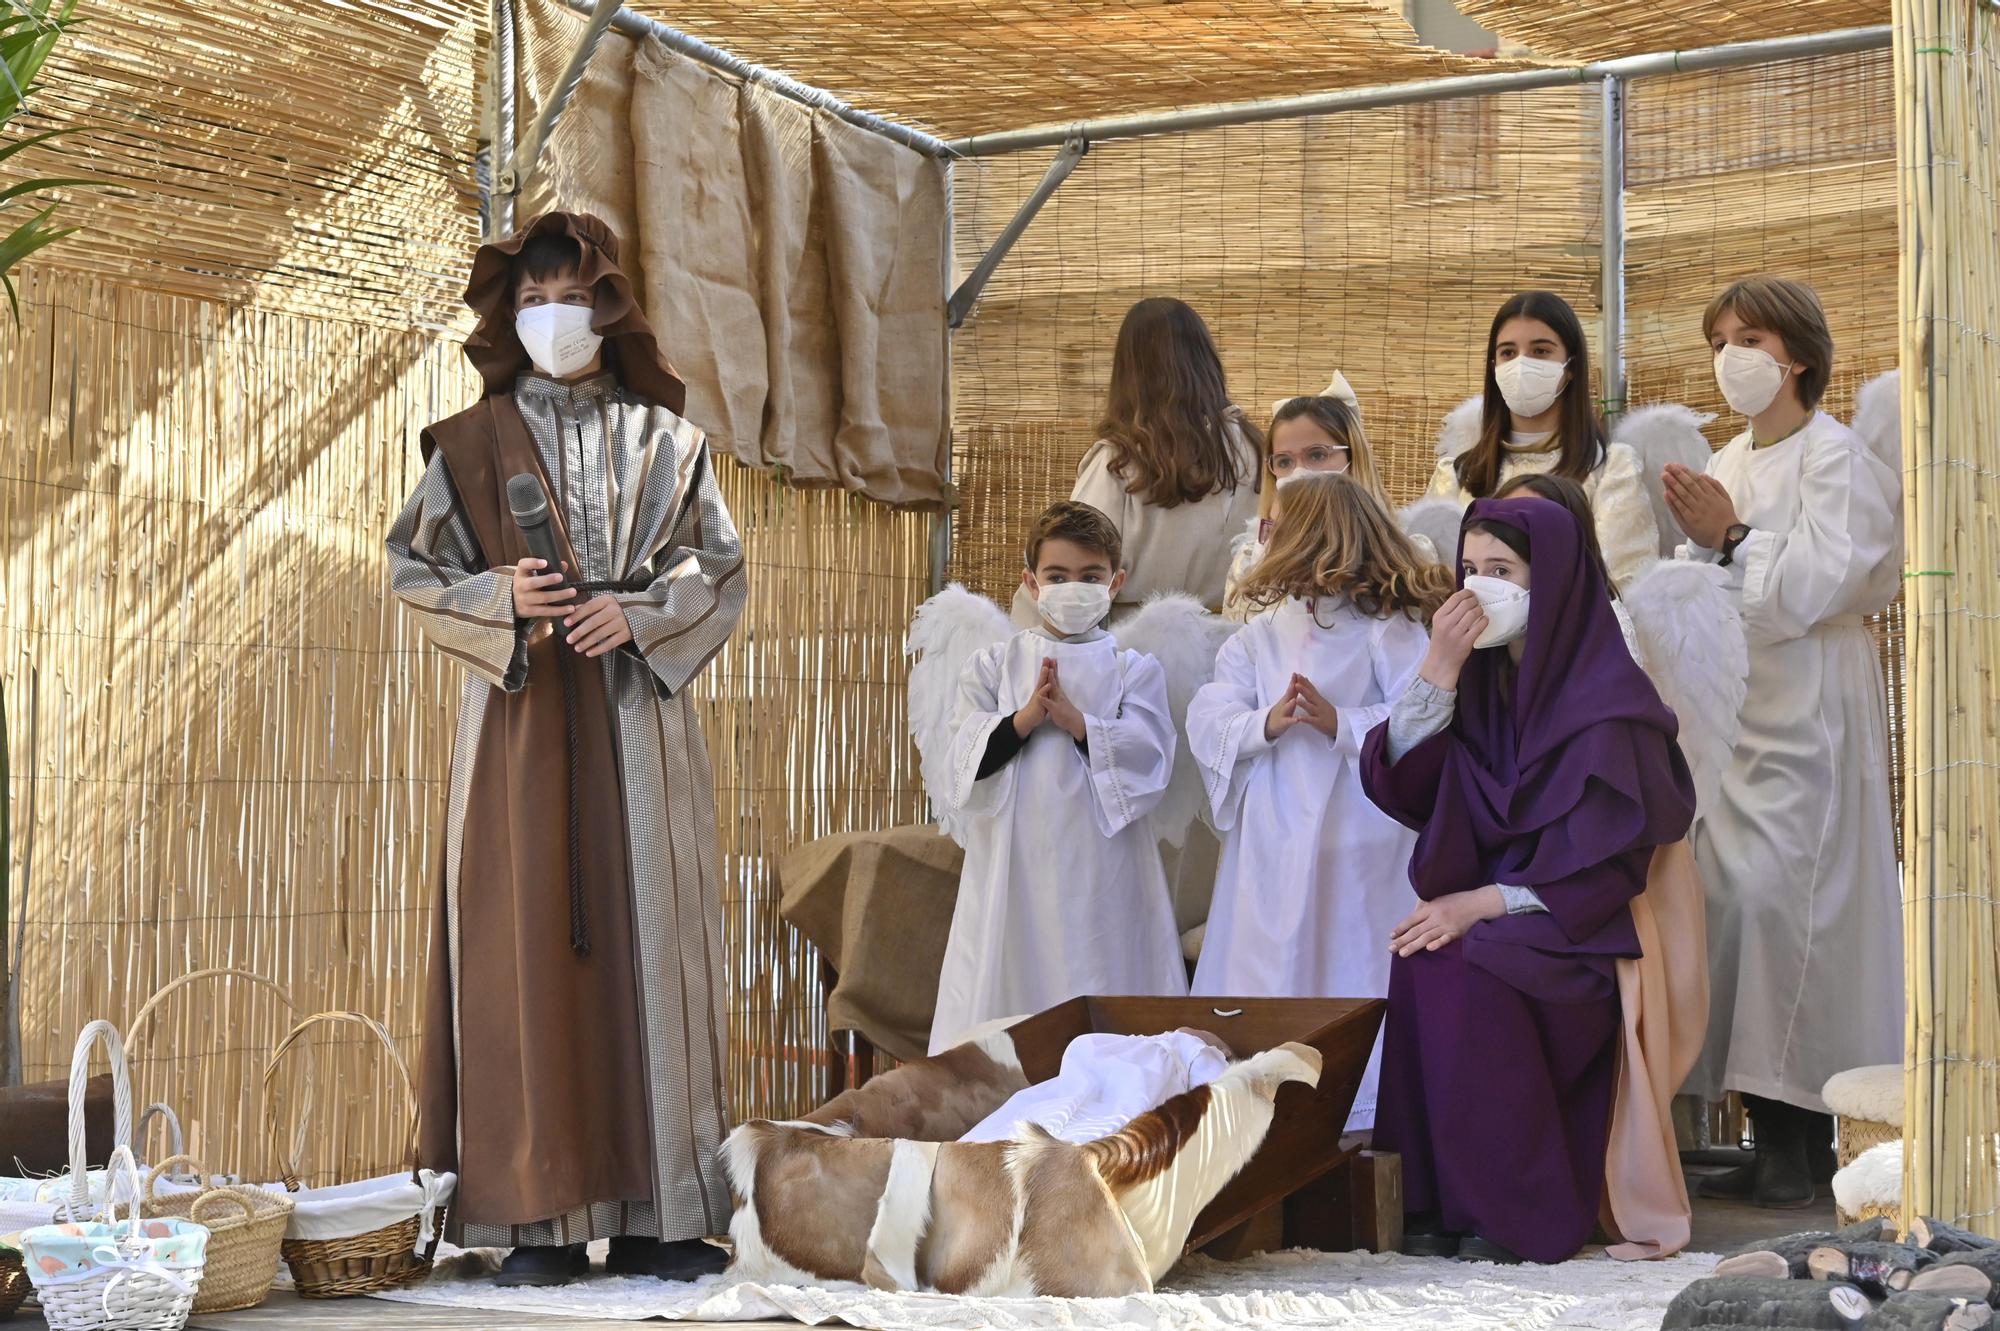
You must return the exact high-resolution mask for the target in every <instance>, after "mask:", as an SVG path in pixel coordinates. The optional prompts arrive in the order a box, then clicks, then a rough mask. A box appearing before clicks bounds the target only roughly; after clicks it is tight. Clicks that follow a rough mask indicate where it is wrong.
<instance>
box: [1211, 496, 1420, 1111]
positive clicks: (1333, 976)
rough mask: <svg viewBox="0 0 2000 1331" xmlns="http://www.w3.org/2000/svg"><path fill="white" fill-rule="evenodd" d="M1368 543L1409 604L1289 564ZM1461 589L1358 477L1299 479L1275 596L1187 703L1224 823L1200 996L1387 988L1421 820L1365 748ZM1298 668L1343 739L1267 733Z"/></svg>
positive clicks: (1254, 589)
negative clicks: (1402, 810) (1414, 822)
mask: <svg viewBox="0 0 2000 1331" xmlns="http://www.w3.org/2000/svg"><path fill="white" fill-rule="evenodd" d="M1356 541H1362V542H1367V543H1369V544H1371V545H1373V546H1374V547H1376V549H1377V551H1379V553H1370V554H1367V555H1363V556H1361V559H1360V563H1361V568H1362V571H1363V574H1364V580H1365V581H1366V582H1367V583H1368V584H1369V585H1370V586H1371V587H1373V586H1379V581H1378V580H1377V578H1376V577H1375V576H1374V571H1375V570H1378V569H1381V568H1383V567H1385V566H1387V567H1393V568H1396V569H1398V570H1399V571H1403V573H1404V576H1405V577H1406V578H1408V579H1412V580H1414V585H1412V583H1411V582H1405V583H1404V584H1403V592H1402V594H1403V595H1404V596H1412V599H1410V600H1408V601H1405V602H1403V603H1401V604H1394V603H1392V604H1387V605H1384V604H1382V603H1381V601H1380V599H1378V597H1376V596H1372V595H1370V596H1365V597H1364V598H1363V599H1366V600H1368V601H1369V602H1370V603H1371V605H1372V608H1374V609H1376V610H1378V611H1380V612H1381V613H1373V614H1371V613H1368V612H1367V611H1365V610H1363V609H1362V608H1361V607H1360V606H1359V605H1357V604H1356V603H1355V602H1356V598H1355V596H1352V595H1350V594H1349V592H1350V591H1351V590H1352V589H1351V588H1350V587H1347V586H1343V585H1342V583H1341V580H1340V579H1338V578H1322V580H1321V582H1322V585H1320V586H1317V587H1314V586H1309V585H1292V586H1287V585H1286V584H1290V583H1293V582H1294V581H1295V577H1294V575H1293V574H1292V573H1290V572H1289V571H1291V570H1302V569H1310V568H1312V567H1313V566H1315V565H1317V566H1319V567H1321V568H1322V569H1323V568H1327V567H1344V566H1348V565H1347V560H1348V559H1349V558H1350V557H1351V556H1350V555H1349V554H1348V552H1347V551H1346V550H1344V549H1343V547H1345V546H1349V545H1351V544H1352V543H1354V542H1356ZM1301 555H1303V556H1304V558H1303V559H1301ZM1308 576H1310V575H1309V574H1308ZM1260 578H1272V579H1275V580H1276V585H1274V584H1273V582H1269V581H1260V580H1259V579H1260ZM1423 588H1428V589H1429V591H1428V594H1427V596H1426V595H1425V594H1424V593H1423V592H1422V591H1421V589H1423ZM1449 589H1450V580H1449V575H1448V574H1447V573H1446V572H1445V571H1444V570H1443V568H1442V567H1441V566H1440V565H1437V564H1435V563H1434V562H1432V561H1431V560H1429V559H1428V558H1426V557H1423V556H1420V555H1419V554H1418V553H1417V551H1416V550H1415V548H1414V546H1412V544H1411V543H1410V541H1409V540H1408V538H1406V537H1405V536H1404V535H1403V534H1402V532H1401V531H1400V530H1399V529H1398V528H1397V527H1396V524H1395V519H1394V518H1393V517H1392V516H1391V515H1390V513H1389V511H1388V509H1387V508H1386V507H1384V506H1383V505H1382V504H1381V503H1380V502H1379V501H1377V500H1376V499H1374V498H1373V497H1372V496H1371V495H1369V494H1368V493H1366V492H1365V491H1364V489H1363V488H1362V487H1361V486H1360V485H1358V484H1357V483H1355V482H1354V481H1353V480H1351V479H1350V478H1348V477H1346V476H1342V475H1339V474H1321V475H1314V476H1309V477H1306V478H1304V479H1302V480H1299V481H1296V482H1293V483H1291V484H1289V485H1287V486H1286V487H1285V509H1284V512H1283V515H1282V516H1281V518H1280V519H1279V521H1278V525H1277V527H1276V529H1275V531H1274V532H1273V538H1272V542H1271V549H1270V552H1269V553H1268V554H1267V556H1266V561H1265V562H1264V563H1263V564H1262V565H1260V569H1259V570H1258V572H1257V573H1256V574H1253V576H1252V577H1251V579H1250V580H1249V581H1248V582H1247V583H1246V586H1245V591H1246V593H1248V594H1249V595H1250V596H1252V597H1253V598H1259V599H1263V600H1264V601H1265V602H1266V603H1267V604H1269V605H1270V606H1271V608H1270V609H1269V610H1268V612H1266V613H1261V614H1257V615H1255V616H1254V617H1252V618H1251V619H1250V620H1249V622H1248V623H1247V624H1245V626H1244V627H1243V629H1242V630H1241V631H1239V632H1238V633H1237V634H1236V635H1235V636H1234V637H1232V638H1231V639H1230V640H1229V641H1228V642H1227V643H1225V644H1224V645H1223V648H1222V651H1221V653H1220V654H1219V655H1218V656H1217V658H1216V663H1215V678H1214V679H1213V680H1212V681H1211V682H1210V683H1209V684H1207V685H1205V686H1204V687H1203V688H1202V689H1201V691H1200V692H1199V693H1197V694H1196V695H1195V699H1194V702H1193V703H1191V704H1190V705H1189V707H1188V739H1189V742H1190V745H1191V747H1192V749H1193V751H1194V754H1195V760H1196V761H1197V762H1198V763H1199V764H1200V765H1201V769H1202V776H1203V778H1204V781H1205V783H1206V786H1207V791H1208V795H1209V807H1210V812H1211V816H1212V819H1213V822H1214V824H1215V827H1216V828H1217V830H1218V831H1220V832H1221V833H1222V836H1223V846H1222V862H1221V871H1220V874H1219V876H1218V878H1217V880H1216V888H1215V900H1214V903H1213V905H1212V906H1211V908H1210V912H1209V918H1208V932H1207V937H1206V939H1205V940H1204V942H1203V945H1202V952H1201V961H1200V964H1199V965H1198V967H1197V969H1196V971H1195V978H1194V992H1195V993H1197V994H1204V995H1215V996H1246V997H1325V998H1366V997H1384V996H1386V995H1387V994H1388V992H1389V951H1388V949H1387V947H1385V946H1384V943H1383V940H1384V939H1386V938H1387V937H1389V935H1390V934H1391V933H1393V932H1394V931H1395V927H1396V925H1397V923H1398V922H1400V921H1401V920H1402V919H1404V918H1405V917H1406V916H1408V915H1409V913H1410V912H1411V911H1412V910H1413V909H1415V907H1416V896H1415V894H1414V893H1413V892H1412V891H1411V889H1410V882H1409V859H1410V851H1411V848H1412V847H1413V846H1415V844H1416V833H1414V832H1412V831H1410V830H1408V829H1406V828H1404V827H1403V826H1402V825H1400V824H1399V823H1397V822H1396V821H1394V820H1393V819H1391V818H1390V817H1388V816H1387V815H1386V814H1384V813H1382V812H1381V811H1380V810H1379V809H1377V808H1376V807H1375V805H1374V804H1373V803H1372V802H1371V801H1370V800H1369V798H1368V796H1367V794H1366V793H1365V792H1364V791H1363V790H1362V788H1361V772H1360V762H1361V744H1362V741H1363V739H1364V738H1365V737H1366V736H1367V734H1368V732H1369V731H1370V730H1371V729H1373V728H1374V727H1375V726H1376V725H1377V724H1378V723H1379V722H1381V721H1382V720H1383V719H1384V718H1385V717H1387V716H1388V714H1389V708H1390V705H1391V703H1392V702H1393V701H1394V700H1395V699H1396V698H1398V697H1400V696H1401V695H1402V693H1403V691H1404V689H1405V688H1407V687H1408V685H1409V682H1410V680H1411V678H1412V677H1414V675H1415V674H1416V670H1417V667H1418V666H1419V665H1420V664H1422V662H1423V657H1424V652H1425V650H1426V648H1427V647H1428V645H1429V641H1430V638H1429V635H1428V634H1427V633H1426V632H1425V629H1424V625H1423V614H1424V613H1425V611H1427V610H1428V609H1430V608H1432V607H1434V606H1435V604H1436V603H1437V602H1438V601H1441V600H1442V599H1443V596H1444V593H1445V592H1446V591H1448V590H1449ZM1287 590H1289V591H1293V592H1314V593H1316V594H1314V595H1309V596H1302V595H1296V594H1294V595H1283V593H1284V592H1285V591H1287ZM1413 594H1414V596H1413ZM1278 598H1282V599H1278ZM1296 676H1303V677H1304V678H1305V679H1307V680H1309V681H1311V685H1312V689H1313V691H1314V692H1315V693H1316V694H1317V701H1308V702H1307V703H1306V704H1305V706H1306V707H1307V709H1308V710H1316V709H1318V708H1319V707H1320V706H1321V704H1323V705H1324V708H1325V709H1326V710H1327V711H1329V712H1330V713H1331V714H1332V716H1333V717H1334V718H1336V720H1335V722H1334V726H1333V729H1334V732H1335V733H1334V734H1333V735H1332V736H1330V737H1329V736H1328V735H1327V734H1325V733H1324V732H1323V731H1322V730H1320V729H1317V728H1315V727H1314V726H1312V725H1310V724H1297V725H1293V726H1291V727H1290V728H1289V729H1286V730H1284V731H1283V733H1280V734H1277V735H1276V737H1275V738H1273V737H1271V734H1270V732H1269V731H1268V730H1267V727H1266V721H1267V718H1268V717H1269V716H1270V714H1271V712H1272V709H1273V708H1274V707H1276V706H1278V705H1279V704H1280V703H1281V702H1282V700H1284V699H1286V698H1287V697H1289V696H1294V684H1293V681H1294V678H1295V677H1296ZM1379 1057H1380V1046H1379V1043H1378V1046H1377V1050H1376V1053H1375V1054H1374V1055H1372V1056H1371V1057H1370V1060H1369V1064H1368V1071H1367V1073H1366V1075H1365V1077H1364V1079H1363V1081H1362V1085H1361V1089H1360V1091H1359V1092H1358V1093H1357V1095H1356V1097H1355V1102H1354V1108H1353V1112H1352V1114H1351V1115H1350V1116H1349V1119H1348V1129H1349V1130H1350V1131H1360V1130H1365V1129H1367V1128H1371V1127H1373V1126H1374V1122H1375V1083H1376V1073H1377V1060H1378V1059H1379Z"/></svg>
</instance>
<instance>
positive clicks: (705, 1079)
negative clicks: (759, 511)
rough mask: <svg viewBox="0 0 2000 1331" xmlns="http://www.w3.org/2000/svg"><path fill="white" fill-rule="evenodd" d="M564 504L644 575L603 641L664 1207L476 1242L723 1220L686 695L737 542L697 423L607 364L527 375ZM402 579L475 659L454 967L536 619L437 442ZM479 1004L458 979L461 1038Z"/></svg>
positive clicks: (445, 923)
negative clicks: (483, 781) (479, 840)
mask: <svg viewBox="0 0 2000 1331" xmlns="http://www.w3.org/2000/svg"><path fill="white" fill-rule="evenodd" d="M514 396H515V401H516V403H517V405H518V406H519V408H520V411H521V415H522V418H523V419H524V420H525V421H526V423H527V426H528V429H529V432H530V434H531V435H532V436H533V438H534V441H535V445H536V448H537V450H538V451H539V452H540V454H541V459H542V463H543V465H544V467H545V468H546V469H547V473H548V476H549V479H550V481H551V489H552V490H553V492H554V494H555V496H556V498H557V499H558V500H559V502H560V503H561V504H562V510H563V516H564V519H565V521H566V524H567V527H568V531H569V534H570V541H571V545H572V548H573V549H574V550H575V552H576V556H577V559H578V562H579V563H580V564H581V565H582V567H581V568H580V569H579V570H578V571H577V576H578V577H579V578H580V579H581V580H587V581H622V582H624V583H626V585H628V586H638V585H641V583H642V582H643V583H645V584H646V585H645V586H644V590H641V591H632V592H623V593H618V594H617V596H618V600H619V603H620V604H621V605H622V606H623V608H624V610H625V616H626V620H627V622H628V623H629V624H630V625H631V629H632V637H633V641H632V642H631V643H630V644H628V645H626V646H624V647H620V648H618V649H617V650H615V651H612V652H609V653H607V654H605V655H604V656H602V657H600V658H598V661H599V664H600V666H601V668H602V670H603V672H604V682H605V687H606V690H607V698H608V699H609V700H610V703H611V708H612V714H613V719H614V735H615V739H616V743H617V749H618V762H619V766H620V769H621V770H620V774H619V775H620V780H621V782H622V785H623V789H624V793H625V805H626V808H625V814H626V818H625V822H626V827H627V832H628V835H629V837H630V838H631V847H630V864H631V882H632V893H633V898H634V899H633V927H634V930H635V932H636V934H637V942H638V953H639V957H638V962H637V966H638V972H639V973H638V986H637V987H638V992H639V996H640V1005H641V1007H642V1008H643V1014H642V1016H643V1021H642V1032H643V1039H642V1044H643V1048H644V1050H645V1056H644V1057H645V1062H646V1064H647V1066H646V1068H645V1074H646V1076H645V1082H646V1087H647V1099H648V1102H649V1106H650V1116H651V1127H652V1140H653V1174H654V1179H653V1189H652V1191H653V1195H654V1197H655V1198H656V1199H658V1205H657V1206H655V1205H648V1204H645V1203H637V1202H633V1203H624V1202H609V1203H603V1204H598V1205H593V1206H589V1207H584V1208H580V1209H578V1210H576V1211H573V1212H571V1213H570V1214H568V1215H566V1216H559V1217H554V1218H551V1219H548V1220H544V1221H541V1222H538V1223H533V1224H519V1225H512V1226H480V1225H467V1226H465V1228H464V1233H463V1239H462V1242H464V1243H465V1244H467V1245H468V1246H519V1245H526V1244H557V1243H573V1242H582V1241H586V1240H589V1239H593V1238H603V1237H608V1236H616V1235H619V1234H634V1235H641V1236H646V1237H658V1238H661V1239H664V1240H668V1241H673V1240H678V1239H687V1238H696V1237H700V1236H702V1235H706V1234H716V1233H720V1232H722V1231H723V1230H725V1229H726V1228H727V1226H728V1223H729V1215H730V1209H731V1207H730V1198H729V1192H728V1188H727V1185H726V1183H725V1181H724V1177H723V1174H722V1172H721V1168H720V1164H719V1161H718V1157H717V1151H718V1148H719V1147H720V1145H721V1142H722V1138H723V1136H724V1135H725V1133H726V1132H727V1130H728V1128H727V1119H726V1110H725V1101H724V1090H723V1072H724V1066H725V1063H724V1057H725V1049H726V1039H725V1030H726V1027H725V1025H724V1020H723V1008H722V983H723V964H722V948H721V941H720V928H719V916H720V902H719V899H718V892H719V872H718V865H717V855H716V841H715V795H714V787H713V778H712V777H711V775H710V770H709V762H708V751H707V747H706V745H705V744H704V742H703V739H702V734H701V730H700V727H699V726H698V724H697V722H696V719H695V716H694V712H693V709H692V707H691V705H690V702H689V699H688V696H687V694H686V691H685V690H686V687H687V685H688V684H689V682H690V681H691V680H692V679H693V678H694V677H695V676H696V675H697V674H698V673H699V672H700V671H701V669H702V668H703V667H704V666H705V665H707V664H708V662H709V661H710V660H712V659H713V658H714V656H715V655H716V653H717V652H718V651H720V650H721V648H722V645H723V643H724V642H725V641H726V640H727V638H728V637H729V634H730V632H731V630H732V629H733V628H734V627H735V624H736V621H737V618H738V617H739V616H740V614H741V613H742V609H743V604H744V600H745V597H746V595H747V585H746V578H745V575H744V569H743V551H742V545H741V543H740V541H739V540H738V537H737V533H736V528H735V526H734V524H733V523H732V522H731V521H730V517H729V513H728V510H727V509H726V508H725V507H724V505H723V502H722V496H721V493H720V490H719V489H718V487H717V484H716V479H715V476H714V473H713V471H712V469H711V465H710V460H709V456H708V450H707V446H706V444H705V443H704V441H703V437H702V433H701V431H700V430H699V429H697V428H696V427H695V426H693V425H691V424H690V423H688V422H687V421H685V420H683V419H681V418H680V417H678V416H676V415H675V414H673V413H672V412H670V411H668V410H666V409H665V408H663V407H660V406H657V405H655V404H652V403H650V402H647V401H645V400H643V399H641V398H638V397H636V396H634V395H633V394H631V393H629V392H627V391H626V390H624V389H623V388H621V387H620V386H619V385H618V383H617V381H616V380H615V379H613V378H611V377H610V376H609V375H605V376H600V377H598V378H595V379H592V380H589V381H587V382H583V383H580V384H571V385H565V384H561V383H557V382H555V381H552V380H549V379H546V378H543V377H541V376H538V375H527V376H523V377H522V378H521V379H520V380H519V381H518V383H517V384H516V388H515V394H514ZM388 545H389V554H390V561H391V568H392V573H391V578H392V587H393V589H394V591H395V593H396V595H397V596H398V597H399V598H400V599H401V600H402V602H403V604H404V605H405V606H407V607H408V608H409V610H410V611H411V612H412V613H413V614H415V615H416V616H417V618H418V619H419V620H420V621H421V622H422V624H423V626H424V629H425V631H426V634H427V636H428V637H429V638H430V640H431V641H432V643H433V644H434V645H435V646H437V647H438V649H439V650H441V651H443V652H445V653H446V654H447V655H449V656H451V657H453V658H454V659H456V660H458V661H460V662H461V663H463V664H464V666H465V667H466V670H467V672H468V674H467V678H466V681H465V688H464V693H463V697H462V700H461V702H460V705H459V712H458V729H457V740H456V742H455V744H454V748H453V753H452V768H451V770H452V780H451V786H450V794H449V800H448V805H447V813H446V816H447V820H448V822H447V835H446V844H445V914H446V918H445V919H444V920H441V921H439V926H440V927H443V928H445V929H447V930H449V939H450V944H451V956H452V960H453V974H454V975H456V974H457V973H458V968H457V959H458V936H459V907H458V903H459V890H458V889H459V883H458V867H459V862H460V852H461V849H462V844H463V833H464V829H465V825H466V812H467V810H466V804H467V791H468V789H469V787H470V784H471V773H472V769H473V760H474V758H475V756H476V750H477V746H478V743H479V738H480V733H481V725H482V721H483V719H484V715H485V711H486V708H487V706H488V704H489V701H490V700H491V699H492V698H494V697H495V696H496V690H502V689H504V690H508V691H510V692H511V691H514V690H518V689H520V688H521V687H522V686H523V684H524V682H525V676H526V671H527V668H528V667H527V651H526V647H525V643H526V636H525V635H526V633H528V632H529V631H532V630H533V629H538V628H539V625H535V624H533V623H532V622H530V623H520V622H517V621H516V619H515V616H514V612H513V588H512V570H511V569H507V568H498V569H486V568H484V561H483V560H482V559H481V558H480V555H479V549H478V544H477V541H476V540H475V538H474V536H473V534H472V532H471V530H470V529H469V526H468V524H467V522H466V520H465V517H464V515H463V514H462V513H461V512H460V511H459V506H458V504H457V500H456V496H455V494H454V491H453V488H452V481H451V475H450V472H449V471H448V470H447V469H446V465H445V459H444V455H443V454H442V452H440V453H439V454H438V455H437V456H435V457H433V458H432V460H431V462H430V465H429V466H428V467H427V468H426V470H425V473H424V477H423V480H422V481H421V483H420V484H419V485H418V487H417V490H416V493H415V494H413V495H412V496H411V497H410V500H409V502H408V503H407V504H406V505H405V506H404V509H403V512H402V514H401V516H400V517H399V518H398V519H397V521H396V524H395V526H394V528H393V529H392V530H391V532H390V535H389V540H388ZM464 1016H465V1014H464V1013H463V1012H462V1011H460V1010H459V1005H458V1003H457V1002H456V995H454V1003H453V1032H452V1034H453V1043H454V1047H455V1048H457V1047H458V1045H459V1041H460V1039H461V1036H462V1031H463V1026H464Z"/></svg>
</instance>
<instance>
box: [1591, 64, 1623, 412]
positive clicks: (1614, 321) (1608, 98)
mask: <svg viewBox="0 0 2000 1331" xmlns="http://www.w3.org/2000/svg"><path fill="white" fill-rule="evenodd" d="M1625 92H1626V82H1625V77H1624V76H1623V75H1621V74H1613V75H1612V76H1611V77H1609V78H1607V79H1605V80H1604V143H1603V145H1602V155H1603V158H1604V175H1603V180H1604V185H1603V194H1604V223H1603V231H1604V234H1603V236H1602V237H1601V238H1600V240H1601V246H1602V249H1601V257H1600V258H1599V260H1598V264H1599V269H1600V271H1599V273H1598V280H1599V284H1600V293H1601V294H1600V295H1599V298H1598V307H1599V309H1600V310H1601V312H1602V313H1603V316H1604V332H1603V334H1602V336H1600V337H1599V339H1598V354H1599V355H1600V356H1602V357H1603V358H1604V368H1603V371H1602V374H1601V377H1600V386H1601V387H1602V388H1603V390H1604V400H1603V403H1602V404H1601V405H1602V407H1603V411H1604V415H1605V418H1606V419H1607V420H1608V419H1609V418H1611V417H1613V416H1618V415H1622V414H1623V413H1624V411H1625Z"/></svg>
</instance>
